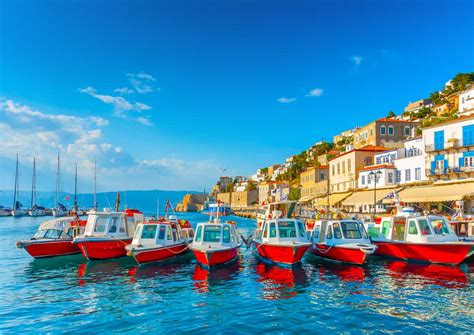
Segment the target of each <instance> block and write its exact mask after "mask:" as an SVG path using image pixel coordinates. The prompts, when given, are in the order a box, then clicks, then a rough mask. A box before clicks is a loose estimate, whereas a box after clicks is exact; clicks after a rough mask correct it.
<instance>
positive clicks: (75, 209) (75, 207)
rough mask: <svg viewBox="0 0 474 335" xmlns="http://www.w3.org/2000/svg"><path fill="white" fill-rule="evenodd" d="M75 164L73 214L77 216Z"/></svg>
mask: <svg viewBox="0 0 474 335" xmlns="http://www.w3.org/2000/svg"><path fill="white" fill-rule="evenodd" d="M75 164H76V171H75V175H74V214H76V215H77V163H75Z"/></svg>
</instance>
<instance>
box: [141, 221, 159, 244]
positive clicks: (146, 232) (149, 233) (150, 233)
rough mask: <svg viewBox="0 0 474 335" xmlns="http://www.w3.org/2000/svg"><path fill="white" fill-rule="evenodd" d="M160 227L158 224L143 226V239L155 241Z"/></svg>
mask: <svg viewBox="0 0 474 335" xmlns="http://www.w3.org/2000/svg"><path fill="white" fill-rule="evenodd" d="M157 228H158V226H157V225H156V224H148V225H144V226H143V231H142V236H141V239H142V240H143V239H154V238H155V236H156V229H157Z"/></svg>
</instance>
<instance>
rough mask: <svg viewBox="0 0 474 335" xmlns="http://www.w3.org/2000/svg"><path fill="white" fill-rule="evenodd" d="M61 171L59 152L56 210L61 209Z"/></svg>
mask: <svg viewBox="0 0 474 335" xmlns="http://www.w3.org/2000/svg"><path fill="white" fill-rule="evenodd" d="M60 169H61V165H60V158H59V152H58V169H57V171H56V208H59V188H60V185H61V180H60V179H59V178H60Z"/></svg>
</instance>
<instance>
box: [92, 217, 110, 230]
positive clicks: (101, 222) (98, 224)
mask: <svg viewBox="0 0 474 335" xmlns="http://www.w3.org/2000/svg"><path fill="white" fill-rule="evenodd" d="M106 227H107V218H106V217H98V218H97V220H96V221H95V226H94V232H95V233H105V228H106Z"/></svg>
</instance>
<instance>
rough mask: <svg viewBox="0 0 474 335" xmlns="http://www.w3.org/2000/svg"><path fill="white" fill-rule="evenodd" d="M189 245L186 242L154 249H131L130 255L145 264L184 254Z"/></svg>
mask: <svg viewBox="0 0 474 335" xmlns="http://www.w3.org/2000/svg"><path fill="white" fill-rule="evenodd" d="M188 251H189V250H188V247H187V246H186V243H181V244H178V245H173V246H167V247H159V248H154V249H147V250H137V249H135V250H130V251H129V252H128V255H129V256H133V258H135V260H136V261H137V263H139V264H144V263H151V262H160V261H166V260H168V259H171V258H174V257H177V256H180V255H183V254H185V253H187V252H188Z"/></svg>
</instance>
